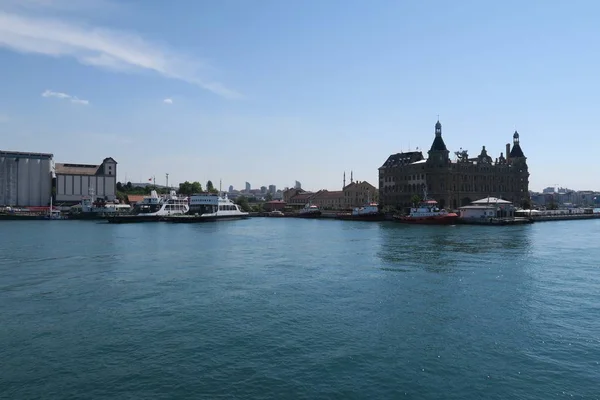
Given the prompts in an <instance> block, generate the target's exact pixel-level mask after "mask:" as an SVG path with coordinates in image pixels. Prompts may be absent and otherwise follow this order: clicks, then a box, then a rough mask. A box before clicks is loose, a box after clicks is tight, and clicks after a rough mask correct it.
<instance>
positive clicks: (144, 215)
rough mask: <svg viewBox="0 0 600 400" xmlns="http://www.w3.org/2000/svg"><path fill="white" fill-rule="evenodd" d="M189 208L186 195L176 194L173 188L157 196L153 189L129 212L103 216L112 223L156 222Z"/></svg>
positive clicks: (182, 212) (183, 212) (184, 211)
mask: <svg viewBox="0 0 600 400" xmlns="http://www.w3.org/2000/svg"><path fill="white" fill-rule="evenodd" d="M189 209H190V207H189V205H188V199H187V197H180V196H177V194H176V193H175V191H174V190H171V191H170V193H169V194H168V195H167V196H159V195H158V193H157V192H156V190H153V191H151V192H150V196H146V197H144V199H143V200H142V201H140V202H139V203H137V204H136V205H135V206H134V207H133V211H132V213H131V214H125V215H110V216H106V217H105V218H106V220H107V221H108V222H110V223H113V224H123V223H134V222H158V221H162V220H163V219H164V218H165V217H169V216H173V215H180V214H185V213H187V212H188V211H189Z"/></svg>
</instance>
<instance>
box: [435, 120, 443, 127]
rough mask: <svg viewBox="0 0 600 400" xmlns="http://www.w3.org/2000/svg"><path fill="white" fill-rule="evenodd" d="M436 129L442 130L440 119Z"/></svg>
mask: <svg viewBox="0 0 600 400" xmlns="http://www.w3.org/2000/svg"><path fill="white" fill-rule="evenodd" d="M435 129H442V124H441V123H440V120H439V119H438V122H436V124H435Z"/></svg>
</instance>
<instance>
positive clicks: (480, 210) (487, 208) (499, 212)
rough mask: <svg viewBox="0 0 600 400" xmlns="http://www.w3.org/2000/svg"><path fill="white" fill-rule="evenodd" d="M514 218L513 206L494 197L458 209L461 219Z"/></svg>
mask: <svg viewBox="0 0 600 400" xmlns="http://www.w3.org/2000/svg"><path fill="white" fill-rule="evenodd" d="M514 216H515V208H514V206H513V204H512V203H511V202H510V201H507V200H503V199H499V198H496V197H486V198H485V199H481V200H477V201H474V202H472V203H471V204H470V205H468V206H463V207H460V217H461V218H463V219H481V218H512V217H514Z"/></svg>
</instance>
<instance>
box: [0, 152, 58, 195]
mask: <svg viewBox="0 0 600 400" xmlns="http://www.w3.org/2000/svg"><path fill="white" fill-rule="evenodd" d="M53 157H54V156H53V155H52V154H47V153H27V152H19V151H2V150H0V205H3V206H21V207H28V206H29V207H40V206H47V205H49V204H50V196H51V195H52V171H53V169H54V161H53Z"/></svg>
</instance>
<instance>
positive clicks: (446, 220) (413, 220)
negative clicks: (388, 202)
mask: <svg viewBox="0 0 600 400" xmlns="http://www.w3.org/2000/svg"><path fill="white" fill-rule="evenodd" d="M395 221H397V222H400V223H403V224H413V225H454V224H457V223H458V215H446V216H434V217H396V218H395Z"/></svg>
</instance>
